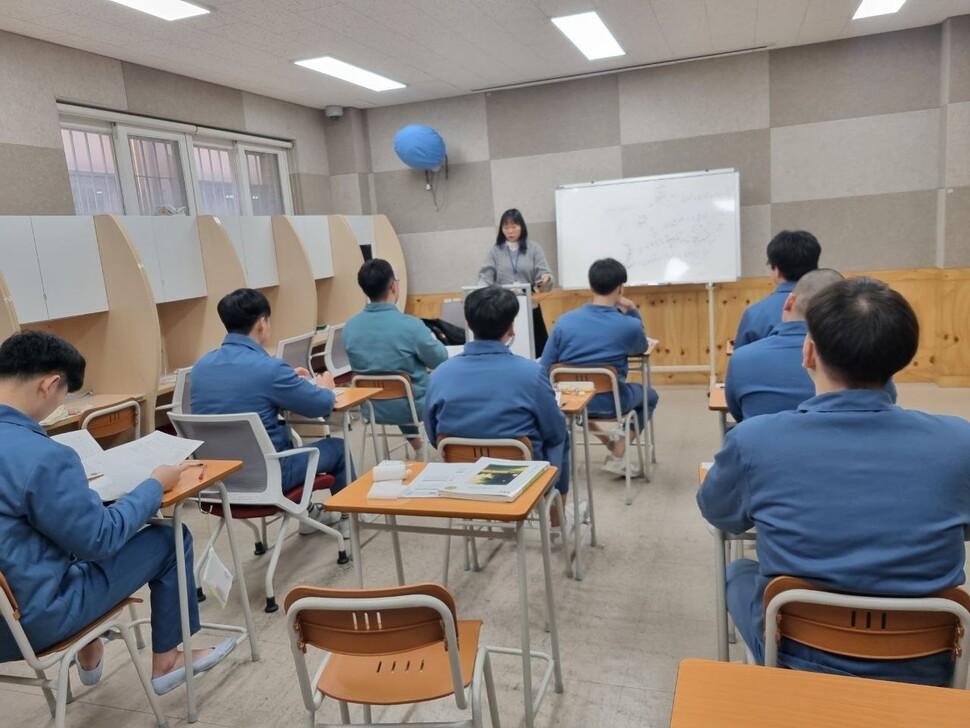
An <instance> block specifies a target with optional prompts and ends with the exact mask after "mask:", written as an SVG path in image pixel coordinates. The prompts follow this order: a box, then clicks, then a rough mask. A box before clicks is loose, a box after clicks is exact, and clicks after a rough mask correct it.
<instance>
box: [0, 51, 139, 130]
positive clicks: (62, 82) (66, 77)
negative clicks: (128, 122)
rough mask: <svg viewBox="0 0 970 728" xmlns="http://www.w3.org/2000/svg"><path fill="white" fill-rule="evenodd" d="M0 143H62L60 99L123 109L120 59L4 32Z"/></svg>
mask: <svg viewBox="0 0 970 728" xmlns="http://www.w3.org/2000/svg"><path fill="white" fill-rule="evenodd" d="M0 99H2V100H3V101H2V103H0V143H10V144H27V145H33V146H46V147H54V146H56V147H60V144H61V137H60V125H59V121H58V116H57V107H56V105H55V103H56V101H72V102H80V103H85V104H90V105H94V106H103V107H106V108H109V109H117V110H120V111H124V110H125V109H126V108H127V100H126V97H125V84H124V77H123V76H122V73H121V62H120V61H116V60H113V59H111V58H105V57H104V56H98V55H94V54H92V53H85V52H84V51H78V50H74V49H73V48H66V47H64V46H59V45H54V44H52V43H44V42H43V41H39V40H34V39H32V38H25V37H23V36H19V35H13V34H10V33H3V32H0Z"/></svg>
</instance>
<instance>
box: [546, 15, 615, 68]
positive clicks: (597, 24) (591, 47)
mask: <svg viewBox="0 0 970 728" xmlns="http://www.w3.org/2000/svg"><path fill="white" fill-rule="evenodd" d="M552 22H553V23H555V25H556V27H557V28H559V30H561V31H562V33H563V35H565V36H566V37H567V38H569V40H571V41H572V42H573V45H575V46H576V47H577V48H579V50H580V51H582V53H583V55H584V56H586V57H587V58H588V59H589V60H591V61H595V60H597V59H599V58H613V57H614V56H623V55H626V51H624V50H623V49H622V48H621V47H620V44H619V43H617V42H616V38H614V37H613V34H612V33H611V32H610V29H609V28H607V27H606V24H605V23H604V22H603V21H602V19H601V18H600V16H599V14H598V13H596V12H589V13H579V14H578V15H564V16H562V17H559V18H553V19H552Z"/></svg>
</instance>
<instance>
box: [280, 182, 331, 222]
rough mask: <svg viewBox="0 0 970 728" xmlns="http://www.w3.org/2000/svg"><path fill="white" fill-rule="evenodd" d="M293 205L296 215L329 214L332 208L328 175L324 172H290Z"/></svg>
mask: <svg viewBox="0 0 970 728" xmlns="http://www.w3.org/2000/svg"><path fill="white" fill-rule="evenodd" d="M290 187H291V188H292V190H293V205H294V210H295V212H296V214H297V215H329V214H330V212H331V211H332V210H333V203H332V202H331V191H330V177H328V176H327V175H325V174H291V175H290Z"/></svg>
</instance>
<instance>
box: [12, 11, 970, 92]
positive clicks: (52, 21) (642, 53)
mask: <svg viewBox="0 0 970 728" xmlns="http://www.w3.org/2000/svg"><path fill="white" fill-rule="evenodd" d="M201 2H202V4H205V5H206V6H207V7H209V8H210V9H211V10H212V13H211V14H209V15H204V16H201V17H196V18H189V19H186V20H180V21H176V22H171V23H170V22H167V21H164V20H159V19H156V18H153V17H151V16H148V15H145V14H143V13H140V12H137V11H134V10H130V9H128V8H125V7H123V6H121V5H117V4H116V3H112V2H108V1H107V0H0V29H3V30H8V31H11V32H13V33H19V34H21V35H26V36H30V37H33V38H40V39H42V40H48V41H51V42H53V43H59V44H61V45H66V46H70V47H72V48H80V49H82V50H86V51H91V52H93V53H99V54H102V55H105V56H109V57H112V58H118V59H121V60H124V61H130V62H132V63H139V64H142V65H145V66H152V67H154V68H160V69H163V70H166V71H171V72H173V73H180V74H183V75H186V76H192V77H194V78H199V79H203V80H206V81H211V82H214V83H219V84H223V85H226V86H232V87H235V88H240V89H243V90H246V91H252V92H255V93H260V94H265V95H267V96H272V97H275V98H279V99H284V100H287V101H292V102H295V103H300V104H306V105H308V106H314V107H322V106H324V105H326V104H339V105H342V106H356V107H360V108H367V107H371V106H385V105H390V104H400V103H406V102H410V101H419V100H424V99H434V98H443V97H447V96H457V95H460V94H465V93H468V92H470V91H474V90H476V89H483V88H491V87H497V86H505V85H510V84H517V83H526V82H530V81H540V80H543V79H552V78H558V77H562V76H570V75H574V74H583V73H589V72H595V71H604V70H609V69H615V68H623V67H628V66H636V65H640V64H646V63H655V62H659V61H668V60H672V59H679V58H690V57H694V56H702V55H708V54H712V53H721V52H726V51H735V50H741V49H747V48H753V47H758V46H767V47H780V46H791V45H802V44H806V43H817V42H820V41H826V40H834V39H838V38H847V37H851V36H858V35H868V34H871V33H882V32H886V31H891V30H900V29H903V28H914V27H919V26H923V25H933V24H936V23H939V22H941V21H943V20H945V19H946V18H948V17H952V16H956V15H962V14H967V13H970V0H909V1H908V2H907V3H906V4H905V5H904V6H903V9H902V10H901V11H900V12H899V13H896V14H895V15H888V16H882V17H878V18H869V19H866V20H859V21H852V20H851V16H852V14H853V12H855V9H856V7H857V6H858V4H859V2H860V0H201ZM590 9H595V10H598V11H599V13H600V15H601V16H602V18H603V20H604V21H605V22H606V24H607V26H609V28H610V29H611V30H612V31H613V33H614V35H616V37H617V39H618V40H619V42H620V45H622V46H623V48H624V49H625V50H626V52H627V54H626V55H625V56H621V57H618V58H609V59H604V60H600V61H593V62H590V61H587V60H586V59H585V57H584V56H583V55H582V54H580V52H579V51H578V50H576V49H575V48H574V47H573V45H572V44H571V43H570V42H569V41H568V40H566V38H565V37H564V36H563V35H562V34H561V33H560V32H559V31H558V30H557V29H556V28H555V26H553V25H552V23H550V22H549V18H550V17H555V16H557V15H566V14H571V13H577V12H584V11H587V10H590ZM322 55H333V56H336V57H338V58H340V59H342V60H345V61H348V62H350V63H353V64H356V65H359V66H363V67H365V68H368V69H369V70H372V71H376V72H377V73H381V74H383V75H386V76H389V77H391V78H393V79H395V80H397V81H401V82H402V83H405V84H407V88H405V89H401V90H397V91H385V92H383V93H375V92H371V91H367V90H365V89H360V88H358V87H356V86H353V85H351V84H348V83H344V82H342V81H338V80H336V79H330V78H329V77H326V76H322V75H320V74H318V73H315V72H313V71H310V70H307V69H304V68H300V67H298V66H294V65H293V63H292V61H295V60H300V59H304V58H311V57H315V56H322Z"/></svg>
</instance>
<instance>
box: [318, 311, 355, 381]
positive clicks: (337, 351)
mask: <svg viewBox="0 0 970 728" xmlns="http://www.w3.org/2000/svg"><path fill="white" fill-rule="evenodd" d="M323 361H324V363H325V364H326V366H327V371H328V372H330V373H331V374H332V375H333V376H334V378H336V377H342V376H343V375H344V374H349V373H350V370H351V366H350V357H349V356H347V350H346V349H345V348H344V325H343V324H336V325H335V326H331V327H330V328H329V329H328V330H327V343H326V344H325V345H324V348H323Z"/></svg>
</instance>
